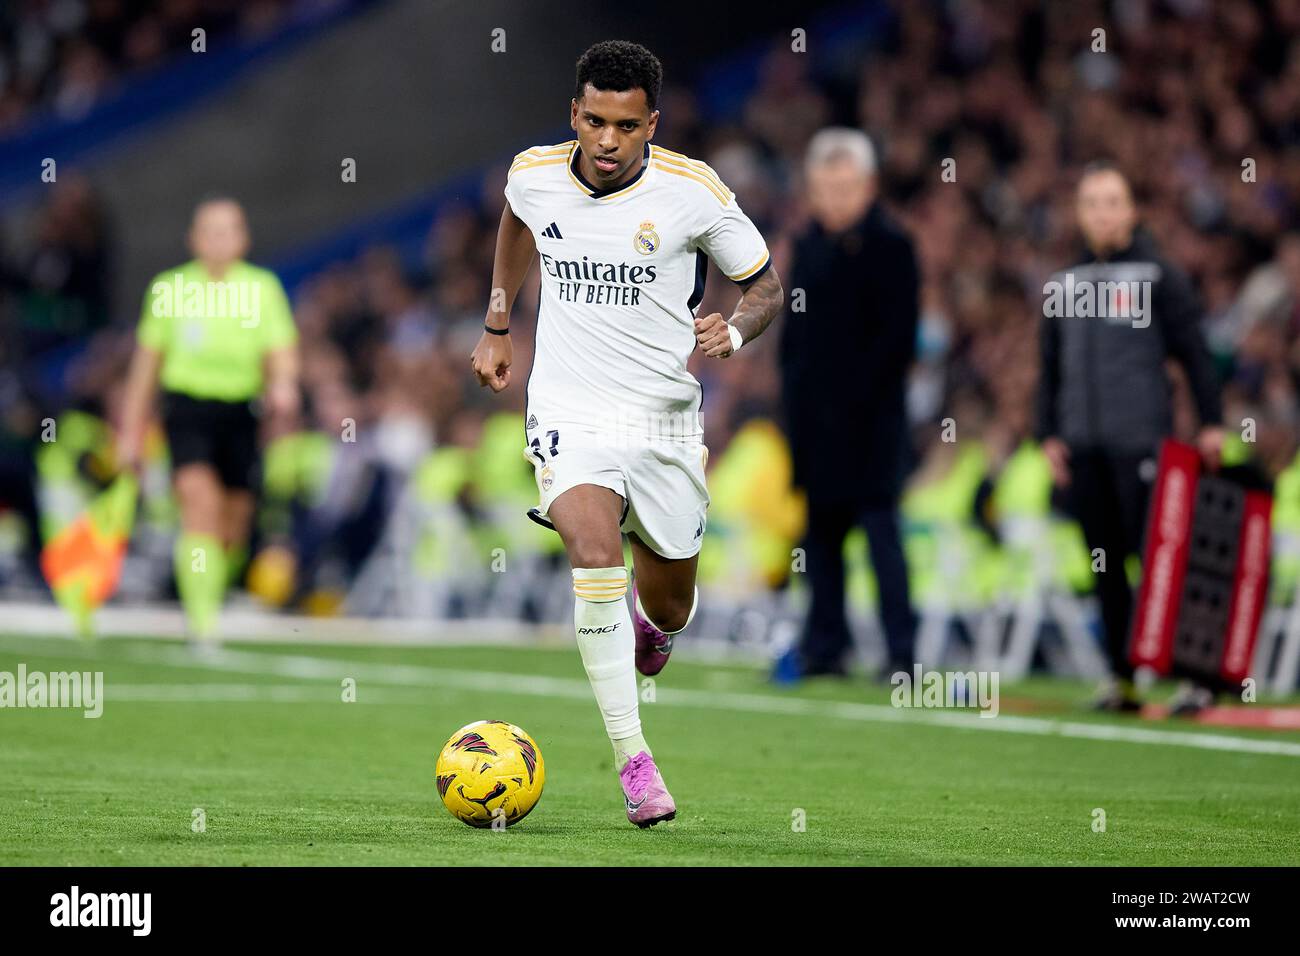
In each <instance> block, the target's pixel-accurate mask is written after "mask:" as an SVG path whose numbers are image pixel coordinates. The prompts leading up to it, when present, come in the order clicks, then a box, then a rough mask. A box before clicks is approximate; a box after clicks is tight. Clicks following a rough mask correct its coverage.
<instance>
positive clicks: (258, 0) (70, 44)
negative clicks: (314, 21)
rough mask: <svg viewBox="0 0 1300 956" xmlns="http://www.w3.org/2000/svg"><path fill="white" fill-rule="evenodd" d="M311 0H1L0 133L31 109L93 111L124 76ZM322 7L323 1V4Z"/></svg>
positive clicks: (255, 29)
mask: <svg viewBox="0 0 1300 956" xmlns="http://www.w3.org/2000/svg"><path fill="white" fill-rule="evenodd" d="M308 2H310V0H12V2H6V3H4V4H0V135H2V134H4V133H5V132H6V131H8V130H11V129H16V128H18V127H19V126H21V124H22V122H23V120H24V119H25V118H26V117H27V116H28V115H29V114H30V112H31V111H32V110H33V109H35V108H37V107H41V106H48V107H50V108H52V110H53V111H54V113H55V114H56V115H58V116H60V117H62V118H68V119H72V118H76V117H78V116H81V115H84V114H85V113H86V112H87V111H89V110H90V109H91V108H92V107H93V106H94V105H95V104H96V103H97V102H98V101H99V100H100V99H101V97H102V96H103V95H104V93H105V92H106V91H108V90H110V89H111V88H112V87H113V85H114V84H115V83H116V82H117V81H118V80H119V79H121V78H122V77H123V76H125V75H128V74H130V73H134V72H137V71H142V70H146V69H149V68H151V67H155V66H160V65H163V64H165V62H166V60H167V58H168V57H169V56H170V55H171V54H174V53H175V52H176V51H177V50H180V49H184V48H186V47H188V46H190V44H191V43H192V42H193V39H194V38H193V35H192V33H191V31H192V30H193V27H194V24H195V23H202V24H204V29H205V30H206V31H207V33H208V35H209V36H210V37H215V36H218V35H221V34H225V33H227V32H236V31H238V32H240V33H242V34H245V35H256V34H259V33H263V32H266V31H268V30H271V29H273V28H274V27H275V26H277V25H278V24H279V23H280V22H281V21H282V20H283V18H284V17H285V16H286V15H287V14H288V13H290V12H291V11H292V8H293V7H295V6H305V5H307V3H308ZM317 5H319V3H317Z"/></svg>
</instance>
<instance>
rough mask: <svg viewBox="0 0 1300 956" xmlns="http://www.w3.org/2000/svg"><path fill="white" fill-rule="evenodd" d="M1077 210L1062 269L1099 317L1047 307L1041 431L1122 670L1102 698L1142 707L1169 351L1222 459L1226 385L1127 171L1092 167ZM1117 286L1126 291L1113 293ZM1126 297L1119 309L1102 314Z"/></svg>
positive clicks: (1203, 439)
mask: <svg viewBox="0 0 1300 956" xmlns="http://www.w3.org/2000/svg"><path fill="white" fill-rule="evenodd" d="M1077 212H1078V221H1079V231H1080V233H1081V234H1082V236H1083V243H1084V249H1083V251H1082V254H1081V257H1080V258H1079V260H1078V261H1077V262H1076V263H1075V264H1073V265H1071V266H1070V267H1069V268H1067V269H1066V270H1065V271H1064V272H1063V273H1058V274H1057V277H1055V278H1057V279H1059V280H1061V281H1062V282H1063V283H1064V288H1066V289H1069V288H1071V286H1073V287H1074V288H1077V289H1080V290H1083V289H1084V288H1085V286H1091V288H1092V289H1093V290H1094V291H1093V293H1092V296H1093V301H1094V302H1095V304H1096V306H1095V309H1094V310H1092V312H1093V314H1075V313H1074V312H1073V311H1072V310H1071V311H1070V312H1067V313H1066V314H1063V315H1058V314H1056V312H1057V311H1059V310H1051V311H1049V310H1048V309H1047V305H1046V304H1045V306H1044V318H1043V328H1042V335H1041V343H1042V367H1041V369H1040V374H1039V421H1038V434H1039V438H1040V440H1041V441H1042V443H1043V452H1044V453H1045V454H1046V455H1047V460H1048V463H1049V464H1050V465H1051V469H1052V480H1053V481H1054V482H1055V484H1056V485H1057V486H1058V487H1060V488H1064V489H1067V493H1068V500H1069V502H1070V508H1071V510H1072V511H1073V512H1074V513H1075V515H1076V516H1077V517H1078V519H1079V523H1080V524H1081V525H1082V527H1083V534H1084V538H1085V540H1086V541H1087V544H1088V549H1089V550H1090V551H1092V553H1093V568H1094V570H1095V571H1096V573H1097V595H1098V597H1099V598H1100V601H1101V619H1102V627H1103V629H1104V632H1105V637H1106V650H1107V653H1108V657H1109V660H1110V667H1111V675H1112V680H1111V681H1109V682H1108V683H1107V684H1106V685H1105V686H1104V687H1103V689H1102V692H1101V695H1100V696H1099V697H1098V699H1097V702H1096V707H1097V708H1098V709H1100V710H1108V711H1136V710H1139V709H1141V702H1140V701H1139V700H1138V698H1137V694H1136V691H1135V689H1134V687H1133V668H1132V665H1130V664H1129V661H1128V637H1129V626H1130V621H1131V618H1132V615H1133V588H1132V582H1131V581H1130V579H1129V574H1128V567H1127V564H1128V561H1129V560H1130V557H1129V556H1130V555H1140V554H1141V549H1142V536H1143V533H1144V531H1145V528H1146V512H1147V502H1148V499H1149V498H1150V493H1151V487H1152V483H1153V482H1154V480H1155V476H1156V455H1157V452H1158V446H1159V444H1160V441H1161V440H1162V439H1164V438H1166V437H1168V436H1169V435H1170V433H1171V431H1172V429H1173V412H1172V408H1171V405H1170V399H1169V395H1170V387H1169V380H1168V376H1167V374H1166V372H1165V360H1166V359H1167V358H1172V359H1174V360H1176V361H1177V362H1178V363H1179V364H1180V366H1181V367H1182V369H1183V371H1184V373H1185V374H1186V376H1187V380H1188V382H1189V384H1190V386H1191V391H1192V395H1193V396H1194V397H1195V400H1196V410H1197V413H1198V415H1199V417H1200V422H1201V429H1200V431H1199V433H1198V436H1197V442H1198V444H1199V445H1200V448H1201V452H1202V454H1203V455H1204V457H1205V459H1206V462H1207V464H1208V465H1209V466H1210V467H1212V468H1213V467H1217V466H1218V463H1219V455H1220V453H1221V451H1222V448H1223V429H1222V428H1221V427H1220V420H1221V418H1222V413H1221V411H1220V406H1219V386H1218V382H1217V380H1216V376H1215V374H1214V367H1213V365H1212V364H1211V360H1210V353H1209V350H1208V349H1207V347H1206V344H1205V339H1204V336H1203V334H1202V332H1201V328H1200V322H1201V315H1202V313H1201V308H1200V303H1199V302H1198V301H1197V299H1196V295H1195V293H1194V292H1193V290H1192V287H1191V284H1190V283H1189V282H1188V280H1187V276H1186V274H1185V273H1184V272H1183V271H1182V270H1181V269H1179V268H1178V267H1177V266H1175V265H1174V264H1173V263H1171V262H1169V261H1168V260H1167V259H1165V258H1164V257H1163V256H1162V255H1161V254H1160V252H1159V251H1158V250H1157V248H1156V245H1155V243H1154V241H1153V240H1152V239H1151V237H1150V236H1149V235H1148V234H1147V233H1146V232H1145V231H1144V230H1142V229H1140V228H1139V226H1138V209H1137V205H1136V203H1135V202H1134V199H1133V194H1132V190H1131V187H1130V186H1129V183H1128V181H1127V180H1126V179H1125V178H1124V176H1123V174H1122V173H1120V172H1119V171H1118V170H1117V169H1115V168H1114V167H1113V166H1110V165H1109V164H1096V165H1092V166H1089V167H1088V168H1087V169H1085V171H1084V174H1083V176H1082V178H1081V179H1080V180H1079V188H1078V204H1077ZM1111 288H1118V289H1120V290H1121V295H1122V296H1124V297H1125V298H1118V299H1117V298H1111V299H1110V300H1109V302H1108V301H1107V292H1106V290H1107V289H1111ZM1067 294H1068V293H1067ZM1117 305H1118V306H1119V307H1120V308H1119V309H1117V310H1115V311H1116V312H1117V313H1118V314H1096V313H1097V312H1100V311H1102V310H1106V309H1114V307H1115V306H1117ZM1098 549H1100V554H1098Z"/></svg>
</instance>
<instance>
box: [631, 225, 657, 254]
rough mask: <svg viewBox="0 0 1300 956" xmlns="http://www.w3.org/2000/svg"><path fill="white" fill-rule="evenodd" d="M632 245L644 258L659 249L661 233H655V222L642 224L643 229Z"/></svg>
mask: <svg viewBox="0 0 1300 956" xmlns="http://www.w3.org/2000/svg"><path fill="white" fill-rule="evenodd" d="M632 245H633V246H635V247H636V251H637V252H639V253H641V255H643V256H648V255H651V254H652V253H654V252H656V251H657V250H658V249H659V233H657V232H655V224H654V223H653V222H643V223H641V228H640V229H638V230H637V231H636V235H635V236H633V237H632Z"/></svg>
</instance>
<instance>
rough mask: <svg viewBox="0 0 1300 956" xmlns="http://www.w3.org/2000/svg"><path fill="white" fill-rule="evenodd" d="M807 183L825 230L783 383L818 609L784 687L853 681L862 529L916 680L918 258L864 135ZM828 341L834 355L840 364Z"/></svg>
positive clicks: (796, 267) (809, 255)
mask: <svg viewBox="0 0 1300 956" xmlns="http://www.w3.org/2000/svg"><path fill="white" fill-rule="evenodd" d="M806 172H807V179H808V205H809V209H810V212H811V213H812V222H811V224H810V225H809V226H808V228H807V229H806V230H805V231H804V233H803V234H802V235H801V236H799V238H798V239H797V241H796V243H795V247H794V262H793V275H794V278H793V280H792V281H791V283H790V287H791V288H792V289H793V290H794V291H793V292H792V293H791V295H790V296H789V297H788V298H787V301H788V302H789V303H790V305H789V306H788V314H787V316H786V321H785V322H784V323H783V334H782V338H781V377H782V393H783V396H782V397H783V403H784V413H785V425H786V434H787V436H788V437H789V440H790V450H791V454H792V457H793V465H794V483H795V485H796V486H797V487H800V488H802V489H804V491H805V492H806V495H807V501H808V528H807V533H806V537H805V540H804V547H805V549H806V556H807V572H808V576H809V584H810V587H811V592H812V603H811V607H810V609H809V614H808V619H807V622H806V624H805V626H804V630H803V634H802V638H801V641H800V645H799V647H798V649H797V650H796V651H795V652H794V654H793V655H792V658H793V660H792V663H793V667H789V668H788V669H786V670H785V673H786V675H787V676H792V675H790V671H791V670H793V671H794V672H795V673H798V674H803V675H811V674H843V673H844V655H845V652H846V651H847V650H848V649H849V648H850V647H851V646H852V638H851V635H850V632H849V625H848V619H847V617H846V615H845V608H844V562H843V553H844V539H845V537H846V536H847V535H848V533H849V531H850V530H851V529H852V528H853V527H855V526H860V527H862V528H863V529H864V530H865V531H866V535H867V542H868V547H869V549H870V553H871V564H872V568H873V569H874V571H875V575H876V580H877V582H878V584H879V594H880V617H881V622H882V624H883V625H884V631H885V639H886V644H887V652H888V656H889V662H888V665H889V666H888V668H887V669H886V671H885V672H884V674H885V675H888V674H890V673H893V672H894V671H897V670H908V671H910V670H911V667H912V657H913V642H914V639H915V632H916V615H915V612H914V611H913V609H912V605H911V600H910V596H909V594H908V581H907V564H906V562H905V560H904V557H903V547H902V542H901V537H900V533H899V520H898V498H899V494H900V492H901V489H902V483H903V478H904V477H905V473H906V466H907V451H908V444H907V418H906V410H905V407H904V393H905V389H906V381H907V373H908V369H909V367H910V365H911V363H912V359H913V356H914V353H915V345H916V327H917V312H918V296H919V291H918V287H919V281H920V280H919V273H918V269H917V263H916V255H915V253H914V252H913V249H912V241H911V239H910V238H909V237H908V236H907V234H906V233H904V232H903V230H902V229H901V228H900V227H899V226H898V225H897V224H896V223H895V222H894V221H893V220H892V219H891V218H890V217H889V215H888V214H887V213H886V212H885V211H884V210H883V209H882V208H881V207H880V204H879V203H877V202H876V190H877V186H876V175H875V155H874V151H873V150H872V146H871V141H870V140H869V139H868V138H867V136H866V134H865V133H862V132H860V131H859V130H854V129H843V128H832V129H825V130H822V131H821V132H819V133H818V134H817V135H816V136H814V137H813V139H812V142H811V143H810V144H809V147H808V155H807V159H806ZM800 296H802V298H799V297H800ZM801 305H802V306H803V308H802V310H801V308H800V306H801ZM828 341H833V342H834V343H835V345H834V349H833V353H832V354H831V355H829V356H828V355H827V352H826V343H827V342H828ZM828 358H829V361H830V366H829V367H828V365H827V360H828ZM787 660H790V659H789V658H788V659H787ZM782 670H783V668H782V667H780V666H778V675H780V674H781V673H782Z"/></svg>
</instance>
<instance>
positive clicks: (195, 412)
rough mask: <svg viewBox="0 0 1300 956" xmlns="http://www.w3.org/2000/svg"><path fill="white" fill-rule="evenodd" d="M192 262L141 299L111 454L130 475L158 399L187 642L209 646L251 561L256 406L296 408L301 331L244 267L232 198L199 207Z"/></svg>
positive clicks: (268, 285) (253, 269) (276, 292)
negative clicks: (176, 511)
mask: <svg viewBox="0 0 1300 956" xmlns="http://www.w3.org/2000/svg"><path fill="white" fill-rule="evenodd" d="M188 238H189V247H190V251H191V252H192V253H193V255H194V258H193V259H192V260H191V261H189V262H187V263H185V264H183V265H180V266H177V267H176V268H174V269H169V270H167V271H165V272H162V273H160V274H159V275H158V276H157V277H155V278H154V280H153V281H152V282H151V283H150V285H149V288H148V290H147V291H146V293H145V297H144V309H143V312H142V314H141V317H140V325H139V327H138V330H137V333H136V338H137V344H136V349H135V355H134V356H133V358H132V360H131V369H130V373H129V375H128V379H127V386H126V396H125V401H124V404H123V414H122V430H121V435H120V439H119V455H120V457H121V460H122V463H123V465H124V466H126V467H129V468H133V469H135V468H138V466H139V462H140V454H141V446H142V442H143V437H144V431H145V427H146V425H147V423H148V420H149V417H150V414H151V410H152V406H153V399H154V393H155V390H156V389H157V387H158V385H159V383H161V385H162V417H163V426H164V429H165V431H166V433H167V444H168V447H169V449H170V452H171V464H172V487H173V490H174V492H175V494H176V499H177V503H178V504H179V506H180V515H181V533H180V535H179V536H178V537H177V541H176V551H175V561H176V587H177V591H178V592H179V593H180V598H181V604H182V606H183V607H184V609H185V619H186V624H187V628H188V632H189V635H190V637H191V638H192V639H195V640H198V641H206V640H210V639H211V638H213V637H214V631H215V626H216V619H217V615H218V612H219V611H220V608H221V602H222V600H223V598H224V596H225V591H226V587H227V585H228V583H229V582H230V581H231V580H233V579H234V578H235V577H236V575H237V574H238V572H239V570H240V568H241V567H242V565H243V563H244V561H245V559H246V558H247V548H248V534H249V529H250V526H251V524H252V517H253V508H254V502H255V499H254V487H255V482H256V480H257V464H258V461H257V428H258V421H257V415H256V413H255V411H254V407H253V404H254V400H255V399H257V398H258V397H259V395H260V396H261V398H262V403H261V404H262V408H263V410H264V412H265V413H267V414H270V415H290V414H293V413H294V412H296V411H297V408H298V400H299V393H298V353H297V339H298V333H297V329H296V328H295V327H294V324H293V314H292V312H291V310H290V307H289V300H288V297H287V296H286V295H285V293H284V288H283V287H282V286H281V285H280V280H279V279H277V278H276V276H275V274H274V273H273V272H270V271H268V270H266V269H261V268H258V267H257V266H254V265H251V264H249V263H247V262H245V261H244V256H245V255H246V254H247V253H248V248H249V231H248V221H247V218H246V217H245V215H244V210H243V208H242V207H241V206H240V205H239V203H237V202H235V201H234V200H232V199H227V198H219V199H209V200H205V201H203V202H201V203H200V204H199V206H198V207H197V208H196V209H195V210H194V218H193V221H192V223H191V226H190V231H189V237H188Z"/></svg>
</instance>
